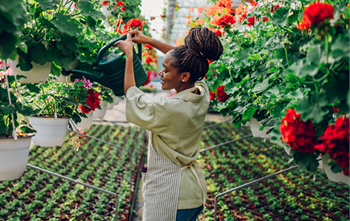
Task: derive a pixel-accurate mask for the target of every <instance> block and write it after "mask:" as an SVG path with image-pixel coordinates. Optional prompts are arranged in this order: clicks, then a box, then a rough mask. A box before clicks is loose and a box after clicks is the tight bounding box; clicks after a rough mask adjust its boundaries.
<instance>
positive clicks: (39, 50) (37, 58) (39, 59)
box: [28, 43, 47, 65]
mask: <svg viewBox="0 0 350 221" xmlns="http://www.w3.org/2000/svg"><path fill="white" fill-rule="evenodd" d="M45 51H46V48H45V46H44V45H43V44H42V43H38V44H33V45H32V46H30V47H29V48H28V55H29V58H30V59H31V60H32V61H34V62H35V63H37V64H40V65H44V64H46V62H47V61H46V59H45Z"/></svg>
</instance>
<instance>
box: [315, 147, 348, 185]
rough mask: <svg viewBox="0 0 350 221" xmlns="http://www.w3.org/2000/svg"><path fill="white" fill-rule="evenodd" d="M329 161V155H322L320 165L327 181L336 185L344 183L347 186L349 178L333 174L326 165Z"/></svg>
mask: <svg viewBox="0 0 350 221" xmlns="http://www.w3.org/2000/svg"><path fill="white" fill-rule="evenodd" d="M329 159H330V156H329V154H328V153H327V154H322V163H323V168H324V171H325V172H326V174H327V177H328V179H330V180H331V181H333V182H336V183H345V184H348V185H349V181H350V178H349V177H348V176H346V175H344V174H342V173H333V172H332V170H331V167H330V166H329V165H328V160H329Z"/></svg>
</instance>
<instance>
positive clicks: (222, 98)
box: [216, 86, 230, 102]
mask: <svg viewBox="0 0 350 221" xmlns="http://www.w3.org/2000/svg"><path fill="white" fill-rule="evenodd" d="M216 92H217V96H218V100H219V101H220V102H225V101H226V100H227V99H228V98H229V97H230V96H228V95H227V94H226V93H225V86H219V87H217V88H216Z"/></svg>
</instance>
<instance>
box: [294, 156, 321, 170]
mask: <svg viewBox="0 0 350 221" xmlns="http://www.w3.org/2000/svg"><path fill="white" fill-rule="evenodd" d="M293 157H294V162H295V163H296V164H297V165H299V170H300V171H303V170H305V169H307V170H308V171H316V169H317V167H318V161H317V160H316V155H314V154H311V153H301V152H297V153H295V154H294V155H293Z"/></svg>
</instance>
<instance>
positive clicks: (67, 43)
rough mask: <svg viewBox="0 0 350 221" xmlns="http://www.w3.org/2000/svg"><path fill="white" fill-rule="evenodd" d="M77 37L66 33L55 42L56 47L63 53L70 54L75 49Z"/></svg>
mask: <svg viewBox="0 0 350 221" xmlns="http://www.w3.org/2000/svg"><path fill="white" fill-rule="evenodd" d="M76 44H78V39H77V38H75V37H70V36H67V35H62V37H61V40H60V41H59V42H57V48H58V49H59V50H61V51H62V54H63V55H70V54H72V53H73V52H74V51H76V49H77V46H76Z"/></svg>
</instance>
